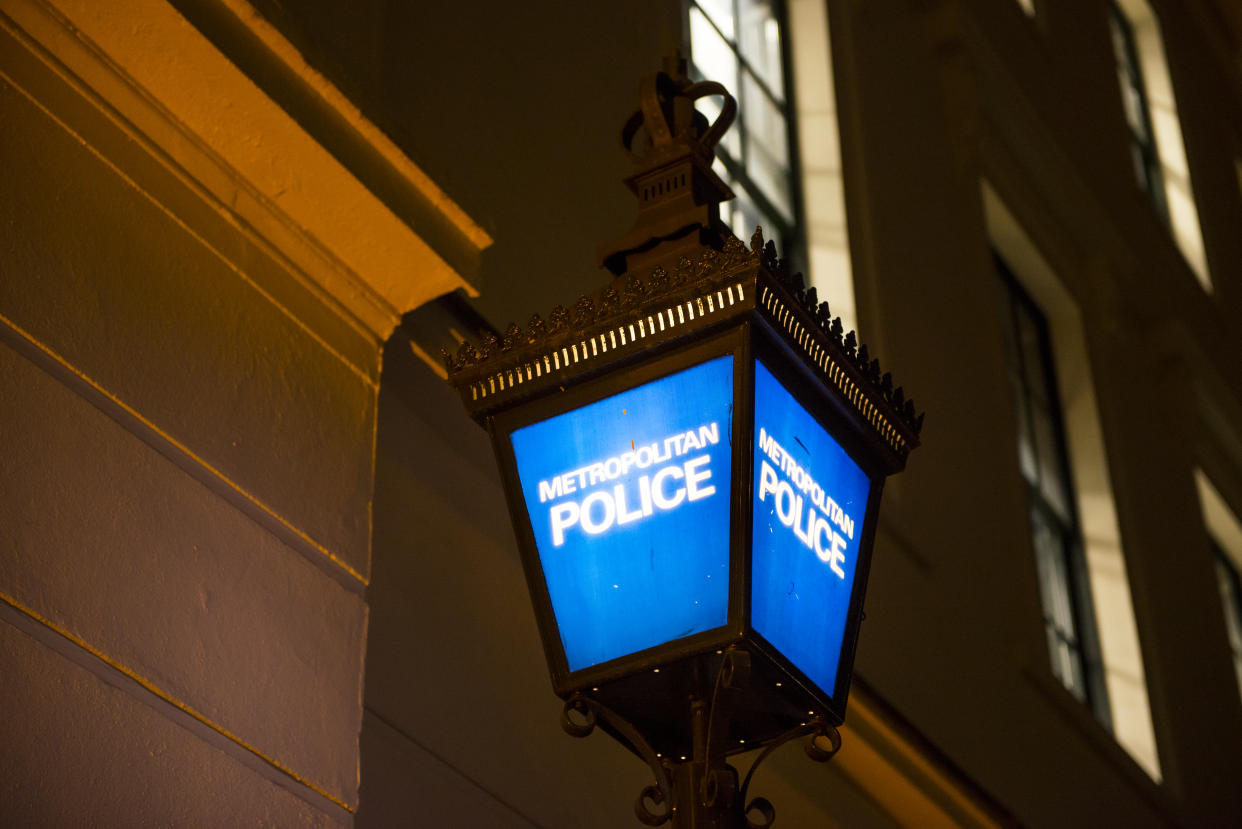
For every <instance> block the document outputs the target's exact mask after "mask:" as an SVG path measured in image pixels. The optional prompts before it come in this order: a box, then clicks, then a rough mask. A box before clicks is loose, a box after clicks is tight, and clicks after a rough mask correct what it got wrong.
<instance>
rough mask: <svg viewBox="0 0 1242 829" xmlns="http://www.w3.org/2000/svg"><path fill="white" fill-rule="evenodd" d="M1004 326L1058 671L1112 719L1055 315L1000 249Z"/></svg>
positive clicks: (1072, 689)
mask: <svg viewBox="0 0 1242 829" xmlns="http://www.w3.org/2000/svg"><path fill="white" fill-rule="evenodd" d="M995 262H996V270H997V273H998V274H999V275H1000V281H1001V284H1002V287H1003V291H1002V298H1001V302H1002V307H1001V313H1002V326H1003V328H1004V331H1005V342H1006V366H1007V369H1008V375H1009V386H1010V391H1011V392H1012V394H1013V399H1014V407H1015V410H1016V412H1017V416H1018V463H1019V466H1020V468H1021V471H1022V477H1023V479H1024V480H1025V481H1026V489H1027V499H1028V503H1029V507H1030V518H1031V535H1032V540H1033V543H1034V546H1035V561H1036V568H1037V571H1038V574H1039V592H1040V599H1041V601H1042V603H1043V609H1044V630H1045V633H1046V634H1047V638H1048V650H1049V654H1050V656H1051V660H1052V672H1053V673H1054V674H1055V675H1056V677H1057V679H1059V680H1060V681H1061V684H1063V685H1064V686H1065V687H1066V688H1067V689H1068V690H1069V691H1070V693H1072V694H1073V695H1074V696H1075V697H1077V698H1078V699H1079V700H1081V701H1082V702H1084V703H1086V704H1088V705H1089V706H1090V707H1091V709H1092V711H1093V712H1094V713H1095V715H1096V717H1097V718H1098V719H1099V720H1100V722H1102V723H1104V724H1105V725H1106V726H1110V727H1111V715H1110V712H1109V707H1108V694H1107V691H1106V689H1105V686H1104V668H1103V662H1102V661H1101V659H1100V649H1099V643H1098V642H1097V640H1096V624H1095V611H1094V608H1093V607H1092V602H1091V590H1090V585H1089V582H1088V579H1087V572H1086V560H1085V557H1084V553H1083V543H1082V530H1081V526H1080V523H1079V520H1078V510H1077V506H1076V504H1075V496H1074V490H1073V484H1072V481H1071V479H1070V475H1069V453H1068V451H1067V448H1066V443H1065V430H1064V427H1063V425H1062V422H1061V404H1060V401H1059V399H1058V395H1057V386H1056V378H1055V376H1054V374H1053V365H1052V349H1051V347H1050V341H1049V335H1048V323H1047V321H1046V320H1045V319H1044V315H1043V313H1042V312H1041V311H1040V309H1039V307H1038V306H1037V305H1036V304H1035V302H1034V300H1032V299H1031V297H1030V296H1029V295H1028V294H1027V293H1026V291H1025V290H1024V289H1023V288H1022V286H1021V285H1020V284H1019V283H1018V280H1017V279H1016V278H1015V277H1014V275H1013V274H1012V273H1011V272H1010V270H1009V268H1008V267H1007V266H1006V265H1005V263H1004V261H1003V260H1001V258H1000V257H999V256H997V257H996V259H995Z"/></svg>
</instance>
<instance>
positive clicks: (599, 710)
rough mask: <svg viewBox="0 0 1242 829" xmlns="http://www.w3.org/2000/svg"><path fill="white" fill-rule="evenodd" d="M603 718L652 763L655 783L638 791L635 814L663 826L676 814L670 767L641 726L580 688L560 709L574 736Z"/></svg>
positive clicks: (568, 731)
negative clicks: (657, 753)
mask: <svg viewBox="0 0 1242 829" xmlns="http://www.w3.org/2000/svg"><path fill="white" fill-rule="evenodd" d="M575 713H576V714H578V715H579V716H581V717H582V720H581V721H578V720H575V719H574V714H575ZM600 719H603V720H604V721H605V722H607V723H608V725H609V726H611V727H612V728H613V729H615V730H616V731H617V732H618V733H619V734H621V736H623V737H625V739H626V740H628V741H629V743H630V745H631V746H633V747H634V750H635V751H637V752H638V754H639V756H641V757H642V758H643V760H644V761H646V763H647V765H648V766H650V767H651V773H652V774H653V775H654V776H655V779H656V782H655V785H654V786H647V787H645V788H644V789H643V790H642V791H641V792H639V793H638V799H637V800H635V801H634V815H635V817H637V818H638V819H639V821H641V822H642V823H643V825H644V826H660V825H662V824H664V823H667V822H668V821H669V819H670V818H672V816H673V808H672V806H673V801H672V793H673V788H672V784H671V783H670V781H669V777H668V770H667V769H666V768H665V767H664V764H663V763H661V762H660V758H659V757H657V756H656V752H655V749H654V748H652V747H651V743H649V742H647V740H646V739H645V738H644V737H643V735H642V734H639V733H638V729H636V728H635V727H634V726H633V725H632V724H631V723H630V722H629V720H626V719H625V718H624V717H622V716H620V715H619V714H617V713H616V712H615V711H613V710H612V709H611V708H609V707H608V706H606V705H604V704H602V703H600V702H599V701H597V700H594V699H592V698H591V697H588V696H587V695H586V694H583V693H581V692H578V693H575V694H574V695H573V696H571V697H570V698H569V699H568V700H566V701H565V707H564V709H563V710H562V711H561V728H563V729H564V730H565V733H566V734H569V735H570V736H571V737H586V736H588V735H590V733H591V732H592V731H594V730H595V726H596V724H597V723H598V722H599V720H600ZM647 801H651V802H652V803H654V804H655V805H656V806H657V807H658V806H661V805H663V806H664V811H663V812H656V811H652V810H651V809H649V808H648V807H647Z"/></svg>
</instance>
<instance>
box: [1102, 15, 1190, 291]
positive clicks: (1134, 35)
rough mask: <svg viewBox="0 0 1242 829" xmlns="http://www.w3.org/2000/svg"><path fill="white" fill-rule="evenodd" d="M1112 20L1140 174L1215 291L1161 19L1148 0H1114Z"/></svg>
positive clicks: (1183, 247) (1187, 256) (1177, 238)
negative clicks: (1204, 246) (1166, 57)
mask: <svg viewBox="0 0 1242 829" xmlns="http://www.w3.org/2000/svg"><path fill="white" fill-rule="evenodd" d="M1109 23H1110V26H1111V29H1112V38H1113V53H1114V56H1115V58H1116V63H1117V78H1118V81H1119V82H1120V85H1121V99H1122V107H1123V109H1124V111H1125V117H1126V125H1127V127H1128V129H1129V133H1130V153H1131V156H1132V158H1133V162H1134V173H1135V176H1136V177H1137V179H1138V183H1139V186H1140V187H1142V188H1143V190H1145V191H1146V192H1147V194H1148V196H1149V197H1150V198H1151V203H1152V207H1153V208H1154V209H1155V211H1156V213H1157V215H1159V216H1160V218H1161V220H1162V221H1164V222H1165V224H1167V225H1168V226H1169V229H1170V231H1171V232H1172V234H1173V239H1174V241H1175V242H1176V243H1177V246H1178V248H1179V249H1180V250H1181V252H1182V256H1183V257H1184V258H1185V259H1186V263H1187V264H1188V265H1190V269H1191V270H1192V271H1193V272H1194V274H1195V277H1196V278H1197V279H1198V280H1199V283H1200V284H1201V285H1202V286H1203V288H1204V289H1205V290H1211V287H1212V285H1211V279H1210V278H1209V276H1208V271H1207V259H1206V257H1205V255H1204V251H1203V236H1202V232H1201V231H1200V229H1199V214H1198V211H1197V209H1196V207H1195V200H1194V191H1193V189H1192V187H1191V182H1190V170H1189V167H1188V166H1187V163H1186V149H1185V145H1184V144H1183V141H1182V128H1181V122H1180V120H1179V119H1178V115H1177V101H1176V100H1175V99H1174V96H1173V81H1172V79H1171V78H1170V76H1169V67H1168V63H1167V62H1166V60H1165V54H1164V44H1163V42H1162V40H1161V36H1160V25H1159V22H1158V21H1157V19H1156V16H1155V14H1154V13H1153V12H1152V10H1151V7H1150V6H1149V5H1148V4H1147V0H1114V2H1111V3H1109Z"/></svg>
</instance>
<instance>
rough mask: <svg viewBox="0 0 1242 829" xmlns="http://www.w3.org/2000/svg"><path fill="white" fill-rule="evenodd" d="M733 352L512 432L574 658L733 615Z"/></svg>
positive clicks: (649, 642) (653, 640) (633, 647)
mask: <svg viewBox="0 0 1242 829" xmlns="http://www.w3.org/2000/svg"><path fill="white" fill-rule="evenodd" d="M732 415H733V357H732V355H726V356H724V357H718V358H716V359H713V360H710V361H708V362H705V363H702V364H700V365H697V366H694V367H693V368H689V369H686V370H684V371H680V372H678V373H676V374H671V375H669V376H667V377H662V378H660V379H658V380H653V381H651V382H649V383H646V384H644V385H641V386H638V387H637V388H633V389H630V390H628V391H624V392H621V393H620V394H616V395H613V396H611V397H607V398H605V399H603V400H599V401H596V402H594V403H591V404H588V405H586V406H583V407H581V408H578V409H575V410H573V411H570V412H566V413H565V414H561V415H557V416H555V417H552V418H549V419H548V420H544V421H540V422H539V423H534V424H532V425H530V426H526V427H524V428H521V429H518V430H516V431H514V432H513V434H512V436H511V441H512V445H513V453H514V457H515V459H516V461H517V469H518V478H519V480H520V482H521V487H522V494H523V497H524V498H525V501H526V510H527V514H528V515H529V517H530V524H531V529H532V531H533V533H534V537H535V546H536V548H537V549H538V551H539V559H540V563H541V564H542V567H543V573H544V579H545V583H546V584H547V588H548V594H549V597H550V599H551V602H552V610H553V613H554V615H555V616H556V623H557V627H558V629H559V631H560V635H561V641H562V643H563V644H564V647H565V656H566V659H567V661H568V663H569V670H570V671H577V670H581V669H583V668H588V667H590V666H592V665H598V664H600V663H602V662H607V661H609V660H611V659H616V658H618V657H622V656H627V655H629V654H632V653H635V652H637V651H640V650H644V649H646V648H651V647H655V646H657V645H662V644H665V643H667V642H670V641H673V640H676V639H681V638H684V637H686V636H690V635H692V634H695V633H701V632H703V631H707V630H711V629H712V628H717V627H720V626H722V625H724V624H725V623H726V621H727V614H728V592H729V490H730V474H731V466H730V456H731V443H732V425H733V424H732Z"/></svg>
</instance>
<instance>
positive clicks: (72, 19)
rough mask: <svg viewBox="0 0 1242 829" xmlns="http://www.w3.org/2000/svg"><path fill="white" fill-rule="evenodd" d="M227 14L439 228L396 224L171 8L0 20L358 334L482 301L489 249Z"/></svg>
mask: <svg viewBox="0 0 1242 829" xmlns="http://www.w3.org/2000/svg"><path fill="white" fill-rule="evenodd" d="M226 5H227V7H228V11H229V12H230V13H232V14H233V15H234V16H235V17H236V18H237V20H238V21H239V23H240V25H243V26H247V27H249V28H250V31H251V32H252V33H253V35H254V38H255V40H257V42H258V43H260V44H261V45H262V48H264V49H266V50H268V51H269V52H270V55H268V57H269V58H271V59H274V60H277V61H279V62H280V63H281V65H282V66H284V67H285V68H286V69H287V70H288V71H287V72H286V73H285V74H286V76H287V77H294V78H295V79H296V81H297V82H298V83H300V84H302V85H303V86H304V87H305V91H306V92H307V94H310V95H313V96H315V97H316V98H318V99H319V100H320V101H322V108H323V109H324V110H325V111H330V112H332V113H334V114H335V116H336V117H337V121H338V122H339V123H344V124H345V125H346V126H347V128H349V129H351V130H352V131H353V132H354V133H355V135H354V138H355V139H356V140H355V141H354V142H353V143H354V144H360V145H363V146H365V147H367V148H369V149H368V151H369V152H373V154H374V155H375V156H376V157H378V158H380V159H382V161H383V162H384V163H385V164H386V169H388V170H391V171H393V174H394V175H396V176H398V177H399V178H400V179H401V180H400V182H399V184H400V185H401V186H402V187H403V188H404V191H403V192H404V193H405V194H406V195H407V197H408V198H417V199H421V201H422V203H423V204H422V205H421V206H422V208H423V209H422V210H421V213H422V214H423V215H424V216H429V215H434V216H436V217H439V219H440V220H439V221H437V222H436V223H435V224H436V225H437V227H434V228H429V227H423V226H419V227H415V226H412V224H411V221H409V220H408V218H406V217H403V216H398V215H397V214H396V213H395V212H394V211H393V210H392V209H391V208H390V207H389V206H388V205H387V204H386V203H385V202H384V201H382V200H381V199H380V198H379V197H378V196H377V195H376V194H375V193H374V192H373V191H372V190H371V189H369V188H368V187H367V186H366V185H365V184H363V183H362V182H361V181H360V180H359V178H358V177H357V176H356V175H355V174H354V172H352V171H351V169H350V168H349V167H347V166H346V165H345V164H343V163H342V162H341V161H340V160H338V159H337V158H336V157H334V156H333V155H332V154H331V153H330V152H329V151H328V150H327V149H326V148H325V147H324V146H323V144H322V143H320V142H319V141H318V140H316V138H315V137H314V136H313V135H312V133H311V132H310V131H308V129H307V128H306V127H304V126H303V125H302V124H300V123H299V122H298V121H296V120H295V119H294V118H293V117H291V116H290V115H289V114H288V113H286V112H285V110H283V109H282V108H281V107H280V106H279V105H278V104H277V103H276V102H275V101H273V100H272V98H271V97H269V95H268V94H267V93H266V92H265V91H264V90H263V89H262V88H260V87H259V86H257V85H256V84H255V83H254V82H253V81H252V80H251V79H250V78H249V77H247V76H246V75H245V74H244V73H243V72H242V71H241V70H240V69H239V68H238V67H237V66H235V65H234V64H233V63H232V62H231V61H230V60H229V59H228V58H227V57H226V56H225V55H224V54H223V53H222V52H221V51H220V50H219V49H218V48H217V47H216V46H215V45H214V44H213V43H212V42H211V41H209V40H208V39H207V37H206V36H204V35H203V34H202V33H201V32H199V30H197V29H196V28H194V26H192V25H191V24H190V23H189V22H188V21H187V20H186V19H185V18H184V17H183V16H182V15H181V14H180V13H179V12H178V11H176V10H175V9H174V8H173V7H172V5H170V4H169V3H168V2H165V0H126V2H125V3H123V4H115V3H107V4H103V3H93V2H90V0H0V13H3V14H4V15H6V16H7V17H8V18H9V19H10V20H11V21H12V22H13V24H15V26H16V28H17V29H19V30H20V31H21V32H22V33H23V34H24V36H25V37H26V38H28V40H29V41H31V42H32V43H33V44H35V45H36V46H37V48H38V49H39V50H41V52H42V53H43V54H41V55H40V57H41V58H42V59H43V60H44V61H45V62H49V64H50V63H55V64H56V65H55V66H53V67H52V68H53V70H54V71H57V72H58V73H60V74H62V75H65V76H68V78H69V79H70V80H71V81H72V82H74V84H75V85H76V86H78V87H79V89H80V90H81V91H83V93H84V94H89V95H90V96H91V97H92V98H93V99H94V103H95V104H96V106H98V107H99V109H100V110H101V111H103V112H104V113H105V114H106V115H107V116H108V117H109V118H111V119H112V120H113V121H115V122H116V123H117V124H118V125H119V126H121V127H122V128H123V129H124V130H125V131H126V132H127V133H129V134H130V135H132V136H133V137H134V139H135V140H136V141H139V142H140V143H142V144H143V145H145V146H146V147H147V148H148V150H149V151H150V152H151V154H152V155H153V156H154V157H156V158H158V159H159V160H160V161H161V162H162V163H164V164H165V165H166V166H168V167H169V168H170V169H174V170H175V171H176V172H177V173H178V174H179V175H180V176H182V177H183V178H185V179H188V180H189V181H190V182H192V183H193V184H194V185H195V186H196V188H197V189H199V190H200V192H202V193H203V194H204V196H205V198H206V199H207V200H208V201H209V202H212V203H214V204H213V206H215V207H216V209H217V210H220V211H221V212H225V213H226V214H228V215H229V216H230V218H231V219H232V220H233V221H234V222H236V223H237V224H239V225H240V226H241V227H242V228H244V229H246V230H250V231H252V232H253V233H254V234H256V235H257V236H258V237H260V238H261V239H262V240H263V241H264V242H266V243H267V244H268V245H269V246H270V247H271V248H272V249H274V251H275V252H276V253H277V254H278V256H279V257H280V258H283V259H284V260H285V261H286V262H287V264H288V265H289V266H290V270H291V271H292V272H293V273H294V274H295V276H297V277H298V278H299V279H300V280H301V281H302V282H303V284H304V286H305V287H306V288H307V289H308V290H309V292H310V293H311V294H312V295H313V296H316V297H318V298H319V299H320V300H321V301H323V302H325V303H326V304H328V305H329V306H330V307H334V308H335V309H336V310H337V312H338V313H340V314H341V316H343V317H345V318H346V319H347V320H349V321H350V323H351V324H352V325H353V326H354V327H355V328H356V329H358V330H359V332H360V333H365V334H366V335H368V336H370V337H371V338H372V339H374V340H375V341H376V342H377V343H378V342H383V341H384V340H385V339H386V338H387V337H388V335H389V334H390V333H391V332H392V330H393V329H394V328H395V327H396V325H397V323H398V322H399V321H400V317H401V315H402V314H404V313H406V312H408V311H410V310H413V309H414V308H416V307H418V306H419V305H421V304H423V303H425V302H427V301H429V300H431V299H434V298H435V297H437V296H440V295H442V294H445V293H448V292H450V291H453V290H456V289H458V288H462V289H464V290H465V291H466V292H467V293H469V294H471V295H477V290H476V288H475V285H474V279H475V277H476V273H475V271H477V264H478V256H479V252H480V251H481V250H482V249H483V248H486V247H487V246H488V245H490V244H491V241H492V240H491V238H490V237H489V236H488V234H487V233H486V232H485V231H484V230H483V229H482V228H480V227H479V226H478V225H477V224H475V223H474V222H472V221H471V220H470V219H469V217H467V216H466V214H465V213H464V212H463V211H462V210H461V209H460V208H459V207H458V206H457V205H456V204H454V203H453V201H452V200H451V199H450V198H449V197H448V196H447V195H446V194H445V193H444V192H443V191H441V190H440V189H439V188H438V187H436V185H435V184H434V183H433V182H432V181H431V180H430V178H428V177H427V175H426V174H425V173H423V172H422V171H421V170H420V169H419V168H418V167H417V165H416V164H415V163H414V162H413V161H411V160H410V159H409V158H408V157H406V156H405V155H404V154H403V153H402V152H401V151H400V150H399V149H398V148H397V147H396V145H395V144H393V142H392V141H391V140H389V139H388V138H387V137H386V136H385V135H384V134H383V133H382V132H381V131H380V130H379V129H378V128H377V127H376V126H375V125H374V124H373V123H372V122H370V121H369V120H368V119H367V118H366V117H365V116H364V115H363V114H362V113H361V112H360V111H359V110H358V109H357V108H356V107H354V106H353V105H352V104H351V103H350V102H349V101H348V99H346V98H345V96H344V95H343V94H342V93H340V92H339V90H337V89H336V88H335V87H334V86H333V85H332V84H331V83H330V82H329V81H328V80H327V79H326V78H324V77H323V76H322V75H320V74H319V73H318V72H316V71H315V70H314V69H312V68H311V67H310V66H309V65H308V64H307V63H306V61H305V60H304V59H303V58H302V57H301V55H300V54H299V53H298V52H297V50H296V49H294V48H293V46H292V45H290V44H289V43H288V42H287V41H286V40H285V39H284V38H283V37H282V36H281V35H280V34H279V33H278V32H276V30H275V29H273V28H272V27H271V26H270V25H268V24H267V23H266V22H264V21H263V20H262V19H261V18H260V17H259V15H258V13H257V12H255V11H254V10H253V9H251V8H250V7H249V5H248V4H246V3H244V2H242V0H229V1H228V3H227V4H226ZM410 194H413V195H412V196H411V195H410ZM422 224H424V225H425V224H428V223H427V222H423V223H422ZM450 263H454V264H450ZM454 265H456V267H454Z"/></svg>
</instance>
